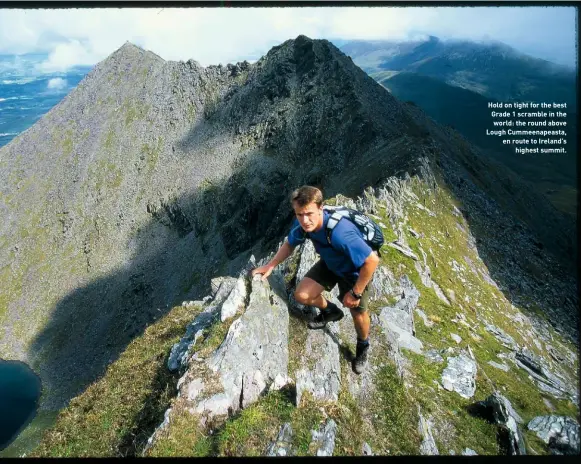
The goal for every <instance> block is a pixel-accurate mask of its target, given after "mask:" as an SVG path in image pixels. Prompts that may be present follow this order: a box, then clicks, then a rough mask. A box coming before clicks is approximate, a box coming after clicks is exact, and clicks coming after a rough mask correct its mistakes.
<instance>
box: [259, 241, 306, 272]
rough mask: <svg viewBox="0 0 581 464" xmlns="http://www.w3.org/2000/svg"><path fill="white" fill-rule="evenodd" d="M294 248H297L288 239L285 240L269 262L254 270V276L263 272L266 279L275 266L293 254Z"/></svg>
mask: <svg viewBox="0 0 581 464" xmlns="http://www.w3.org/2000/svg"><path fill="white" fill-rule="evenodd" d="M294 249H295V248H294V247H292V246H291V245H290V243H288V240H285V242H284V243H283V245H282V246H281V247H280V248H279V249H278V251H277V252H276V255H274V257H273V258H272V259H271V260H270V261H269V262H268V263H266V264H265V265H264V266H260V267H257V268H256V269H253V270H252V272H251V274H252V276H253V277H254V275H256V274H262V280H266V279H267V277H268V276H269V275H270V274H271V273H272V271H273V270H274V268H275V267H276V266H278V265H279V264H280V263H282V262H283V261H284V260H286V259H287V258H288V257H289V256H290V255H291V254H292V252H293V250H294Z"/></svg>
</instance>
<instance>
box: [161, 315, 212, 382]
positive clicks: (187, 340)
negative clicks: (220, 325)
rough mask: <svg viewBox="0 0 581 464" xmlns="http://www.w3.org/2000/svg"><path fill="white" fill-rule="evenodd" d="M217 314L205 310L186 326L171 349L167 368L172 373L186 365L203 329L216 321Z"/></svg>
mask: <svg viewBox="0 0 581 464" xmlns="http://www.w3.org/2000/svg"><path fill="white" fill-rule="evenodd" d="M217 317H218V314H217V311H216V309H215V308H212V307H210V308H206V310H205V311H203V312H201V313H200V314H198V315H197V316H196V317H195V318H194V320H193V321H192V322H191V323H190V324H188V326H187V328H186V333H185V335H184V336H183V337H182V338H181V339H180V341H179V342H177V343H176V344H174V345H173V346H172V348H171V351H170V355H169V359H168V361H167V367H168V369H169V370H170V371H172V372H174V371H177V370H178V369H180V368H182V367H185V366H186V365H187V361H188V356H189V354H190V352H191V350H192V348H193V347H194V346H195V344H196V341H197V340H198V339H199V338H200V337H201V336H202V332H203V330H204V329H206V328H207V327H209V326H210V325H212V324H213V323H214V322H215V321H216V320H217Z"/></svg>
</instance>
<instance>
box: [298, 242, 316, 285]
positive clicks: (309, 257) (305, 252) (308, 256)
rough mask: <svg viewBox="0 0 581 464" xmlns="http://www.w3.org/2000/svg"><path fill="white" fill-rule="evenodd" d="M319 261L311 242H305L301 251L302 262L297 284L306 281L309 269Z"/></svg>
mask: <svg viewBox="0 0 581 464" xmlns="http://www.w3.org/2000/svg"><path fill="white" fill-rule="evenodd" d="M317 261H318V258H317V252H316V251H315V247H314V245H313V242H312V241H311V240H305V242H304V243H303V244H302V245H301V249H300V262H299V267H298V269H297V283H298V282H300V281H301V280H303V279H304V277H305V275H306V274H307V272H309V269H311V267H313V265H314V264H315V263H316V262H317Z"/></svg>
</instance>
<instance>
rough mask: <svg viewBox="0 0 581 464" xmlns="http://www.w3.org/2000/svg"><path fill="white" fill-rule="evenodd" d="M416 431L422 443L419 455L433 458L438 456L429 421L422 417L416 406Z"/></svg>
mask: <svg viewBox="0 0 581 464" xmlns="http://www.w3.org/2000/svg"><path fill="white" fill-rule="evenodd" d="M418 416H419V423H418V431H419V433H420V436H421V437H422V443H421V444H420V454H422V455H428V456H434V455H438V454H440V453H439V452H438V447H437V446H436V442H435V440H434V437H433V435H432V427H431V424H430V421H429V420H427V419H425V418H424V416H422V413H421V409H420V407H419V405H418Z"/></svg>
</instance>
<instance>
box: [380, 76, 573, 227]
mask: <svg viewBox="0 0 581 464" xmlns="http://www.w3.org/2000/svg"><path fill="white" fill-rule="evenodd" d="M384 76H386V77H384ZM371 77H373V78H374V79H376V80H377V81H378V82H379V83H380V84H381V85H383V86H384V87H385V88H387V89H388V90H389V91H390V92H392V93H393V94H394V95H395V96H396V97H397V98H399V99H400V100H403V101H407V102H412V103H414V104H416V105H418V106H419V107H420V108H422V109H423V110H424V111H425V112H426V113H427V114H428V115H429V116H430V117H432V118H434V120H435V121H438V122H439V123H441V124H445V125H448V126H451V127H452V128H454V129H456V130H458V131H459V132H460V133H461V134H462V135H463V136H464V137H466V138H467V139H468V140H470V141H471V142H472V143H474V144H476V145H478V146H479V147H481V148H482V149H483V151H484V152H485V153H487V154H488V155H489V156H492V157H494V158H495V159H497V160H498V161H500V162H502V163H503V164H505V165H507V166H508V167H509V168H510V169H512V170H513V171H514V172H516V173H518V174H519V175H521V176H522V177H524V178H526V179H528V180H530V181H531V182H533V183H534V184H535V185H536V186H537V187H538V189H539V192H540V193H544V194H545V195H547V196H548V197H549V199H551V201H552V202H553V203H554V204H555V206H557V207H558V208H559V209H561V210H562V211H563V212H567V213H569V214H571V215H573V216H576V214H577V213H576V211H577V209H576V204H577V192H576V187H577V169H576V166H577V156H576V153H577V150H576V146H577V140H576V133H577V129H576V127H577V119H576V115H574V114H570V115H569V116H568V117H567V118H566V122H567V133H568V136H567V141H568V144H567V154H563V155H555V154H541V153H539V154H535V155H534V157H531V156H526V155H519V154H516V153H515V152H514V148H513V147H512V146H508V145H504V144H503V143H502V138H501V137H497V136H491V135H486V130H485V129H493V128H494V127H493V125H492V120H493V118H492V117H491V115H490V112H491V110H490V109H489V108H488V102H489V101H495V100H491V99H490V98H486V97H483V96H482V95H480V94H478V93H476V92H472V91H470V90H466V89H462V88H460V87H455V86H452V85H448V84H446V83H444V82H442V81H440V80H438V79H436V78H432V77H427V76H422V75H420V74H417V73H411V72H406V71H402V72H397V71H396V72H389V71H383V72H379V73H374V74H371ZM450 102H454V103H453V104H450Z"/></svg>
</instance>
